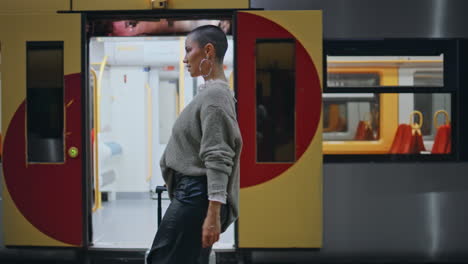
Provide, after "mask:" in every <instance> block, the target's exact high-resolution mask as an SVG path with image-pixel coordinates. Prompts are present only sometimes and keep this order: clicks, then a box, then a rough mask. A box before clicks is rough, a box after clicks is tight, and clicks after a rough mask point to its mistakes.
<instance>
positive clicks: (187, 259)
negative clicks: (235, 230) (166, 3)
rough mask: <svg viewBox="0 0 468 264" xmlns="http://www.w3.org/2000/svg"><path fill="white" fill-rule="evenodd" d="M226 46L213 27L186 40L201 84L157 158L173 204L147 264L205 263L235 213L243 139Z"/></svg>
mask: <svg viewBox="0 0 468 264" xmlns="http://www.w3.org/2000/svg"><path fill="white" fill-rule="evenodd" d="M226 50H227V39H226V35H225V34H224V32H223V31H222V30H221V29H220V28H219V27H216V26H211V25H209V26H202V27H198V28H196V29H194V30H193V31H191V32H190V33H189V34H188V36H187V38H186V42H185V51H186V55H185V57H184V63H185V64H186V66H187V69H188V71H189V72H190V75H191V76H192V77H198V76H203V78H204V80H205V83H204V84H202V85H200V87H199V88H198V89H199V92H198V94H197V95H196V96H195V97H194V99H193V100H192V102H191V103H190V104H188V105H187V106H186V107H185V109H184V110H183V111H182V112H181V113H180V115H179V117H178V118H177V120H176V122H175V124H174V126H173V129H172V135H171V138H170V139H169V143H168V144H167V147H166V149H165V151H164V153H163V155H162V158H161V161H160V165H161V170H162V174H163V178H164V181H165V182H166V185H167V188H168V192H169V197H170V199H171V204H170V205H169V208H168V209H167V211H166V213H165V215H164V218H163V220H162V222H161V225H160V226H159V228H158V231H157V233H156V236H155V238H154V242H153V245H152V247H151V249H150V251H149V253H148V256H147V263H157V264H165V263H170V264H179V263H180V264H190V263H208V258H209V254H210V251H211V246H212V245H213V243H215V242H216V241H218V240H219V236H220V233H222V232H224V231H225V230H226V229H227V227H228V226H229V225H230V224H231V223H232V222H233V221H234V220H235V219H236V218H237V216H238V195H239V156H240V151H241V148H242V139H241V135H240V130H239V127H238V124H237V119H236V108H235V99H234V96H233V93H232V91H231V90H230V89H229V84H228V82H227V79H226V77H225V75H224V71H223V59H224V55H225V53H226Z"/></svg>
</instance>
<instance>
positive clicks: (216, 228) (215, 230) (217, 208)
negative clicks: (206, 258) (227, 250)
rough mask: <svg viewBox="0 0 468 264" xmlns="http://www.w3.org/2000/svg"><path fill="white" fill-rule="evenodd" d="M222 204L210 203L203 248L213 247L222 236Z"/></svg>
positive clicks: (204, 223)
mask: <svg viewBox="0 0 468 264" xmlns="http://www.w3.org/2000/svg"><path fill="white" fill-rule="evenodd" d="M220 212H221V203H220V202H216V201H210V204H209V206H208V213H207V214H206V217H205V221H204V222H203V227H202V246H203V247H204V248H207V247H211V246H212V245H213V244H214V243H215V242H216V241H218V240H219V235H220V234H221V214H220Z"/></svg>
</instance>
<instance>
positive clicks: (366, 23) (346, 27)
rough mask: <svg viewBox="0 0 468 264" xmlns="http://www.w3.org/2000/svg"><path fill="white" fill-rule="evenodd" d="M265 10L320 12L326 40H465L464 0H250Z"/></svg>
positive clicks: (467, 7)
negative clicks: (321, 12) (462, 38)
mask: <svg viewBox="0 0 468 264" xmlns="http://www.w3.org/2000/svg"><path fill="white" fill-rule="evenodd" d="M251 7H253V8H264V9H266V10H323V24H324V30H323V32H324V37H325V38H395V37H399V38H457V37H458V38H461V37H468V27H467V26H466V25H467V24H468V16H467V10H468V1H466V0H391V1H388V0H287V1H281V0H251Z"/></svg>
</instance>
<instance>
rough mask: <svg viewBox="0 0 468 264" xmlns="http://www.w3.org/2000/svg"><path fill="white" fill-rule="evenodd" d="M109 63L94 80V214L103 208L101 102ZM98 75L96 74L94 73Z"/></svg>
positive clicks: (104, 60)
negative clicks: (100, 140) (100, 184)
mask: <svg viewBox="0 0 468 264" xmlns="http://www.w3.org/2000/svg"><path fill="white" fill-rule="evenodd" d="M106 63H107V56H104V59H103V60H102V62H101V66H100V67H99V77H98V78H97V81H96V78H94V81H95V87H94V100H93V101H94V107H95V109H94V154H95V155H94V179H95V181H94V207H93V212H95V211H96V210H97V209H100V208H101V207H102V204H101V191H100V187H99V133H100V132H101V120H100V111H99V109H100V102H101V84H102V76H103V74H104V70H105V67H106ZM94 74H96V72H94Z"/></svg>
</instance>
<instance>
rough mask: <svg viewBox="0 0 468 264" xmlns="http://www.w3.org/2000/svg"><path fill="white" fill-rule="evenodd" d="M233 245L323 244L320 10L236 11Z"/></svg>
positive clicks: (262, 246)
mask: <svg viewBox="0 0 468 264" xmlns="http://www.w3.org/2000/svg"><path fill="white" fill-rule="evenodd" d="M236 19H237V24H236V25H237V27H236V32H237V33H236V34H237V35H236V36H237V39H236V44H237V52H236V59H237V63H236V65H237V66H236V70H237V92H238V94H237V96H238V119H239V120H238V121H239V125H240V128H241V132H242V137H243V141H244V146H243V150H242V156H241V171H240V173H241V180H240V181H241V182H240V184H241V191H240V217H239V222H238V237H237V242H238V247H239V248H247V249H249V248H252V249H253V248H320V247H321V246H322V123H321V110H322V103H321V102H322V100H321V92H322V89H321V87H322V81H321V79H322V16H321V11H239V12H238V13H237V17H236Z"/></svg>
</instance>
